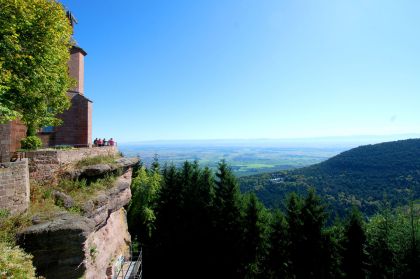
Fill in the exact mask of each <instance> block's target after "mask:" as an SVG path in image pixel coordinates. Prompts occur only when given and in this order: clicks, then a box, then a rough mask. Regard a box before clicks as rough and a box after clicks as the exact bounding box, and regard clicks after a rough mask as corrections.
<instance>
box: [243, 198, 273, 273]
mask: <svg viewBox="0 0 420 279" xmlns="http://www.w3.org/2000/svg"><path fill="white" fill-rule="evenodd" d="M267 229H268V228H267V213H266V212H265V211H264V207H263V205H262V204H261V202H260V201H259V200H258V198H257V197H256V196H255V194H249V196H248V198H247V205H246V209H245V216H244V221H243V237H242V263H241V271H242V274H243V277H244V278H257V277H261V276H262V272H263V266H262V263H263V259H264V257H265V256H266V249H267V239H266V238H267Z"/></svg>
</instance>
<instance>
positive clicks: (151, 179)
mask: <svg viewBox="0 0 420 279" xmlns="http://www.w3.org/2000/svg"><path fill="white" fill-rule="evenodd" d="M161 181H162V175H161V174H160V173H159V172H158V171H149V172H148V171H147V170H146V168H145V167H140V168H139V169H138V170H137V171H136V172H135V173H134V177H133V180H132V183H131V193H132V199H131V202H130V204H129V206H128V212H127V217H128V221H129V223H130V224H132V225H131V227H130V228H131V230H130V233H131V235H132V236H133V237H138V238H140V237H151V234H152V231H153V229H154V222H155V219H156V215H155V203H156V199H157V197H158V192H159V190H160V184H161Z"/></svg>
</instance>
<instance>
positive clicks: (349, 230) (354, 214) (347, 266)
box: [343, 208, 366, 279]
mask: <svg viewBox="0 0 420 279" xmlns="http://www.w3.org/2000/svg"><path fill="white" fill-rule="evenodd" d="M365 245H366V234H365V229H364V224H363V219H362V214H361V213H360V211H359V210H358V209H357V208H353V210H352V211H351V214H350V216H349V218H348V220H347V222H346V224H345V228H344V243H343V249H344V252H343V271H344V273H345V277H346V278H354V279H357V278H365V276H366V274H365V273H366V272H365V268H366V267H365V264H366V254H365Z"/></svg>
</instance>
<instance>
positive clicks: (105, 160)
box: [76, 155, 119, 168]
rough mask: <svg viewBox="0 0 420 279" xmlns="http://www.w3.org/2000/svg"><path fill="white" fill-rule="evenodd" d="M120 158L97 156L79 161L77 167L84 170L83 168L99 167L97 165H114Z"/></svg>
mask: <svg viewBox="0 0 420 279" xmlns="http://www.w3.org/2000/svg"><path fill="white" fill-rule="evenodd" d="M118 157H119V156H114V155H100V156H95V157H88V158H85V159H82V160H80V161H78V162H77V163H76V167H77V168H82V167H86V166H91V165H97V164H112V163H115V160H116V159H117V158H118Z"/></svg>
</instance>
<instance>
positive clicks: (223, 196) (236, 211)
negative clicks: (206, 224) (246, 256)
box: [213, 161, 241, 278]
mask: <svg viewBox="0 0 420 279" xmlns="http://www.w3.org/2000/svg"><path fill="white" fill-rule="evenodd" d="M216 177H217V179H216V183H215V199H214V203H213V205H214V213H215V219H214V221H215V223H214V225H215V238H216V242H217V245H216V247H217V249H218V255H219V257H218V262H219V267H220V270H219V272H220V273H221V274H223V276H226V278H237V277H238V270H239V259H240V249H239V248H240V236H241V201H240V192H239V186H238V183H237V181H236V179H235V177H234V175H233V173H232V171H231V170H230V168H229V167H228V165H227V164H226V162H225V161H221V162H220V163H219V165H218V170H217V173H216Z"/></svg>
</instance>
